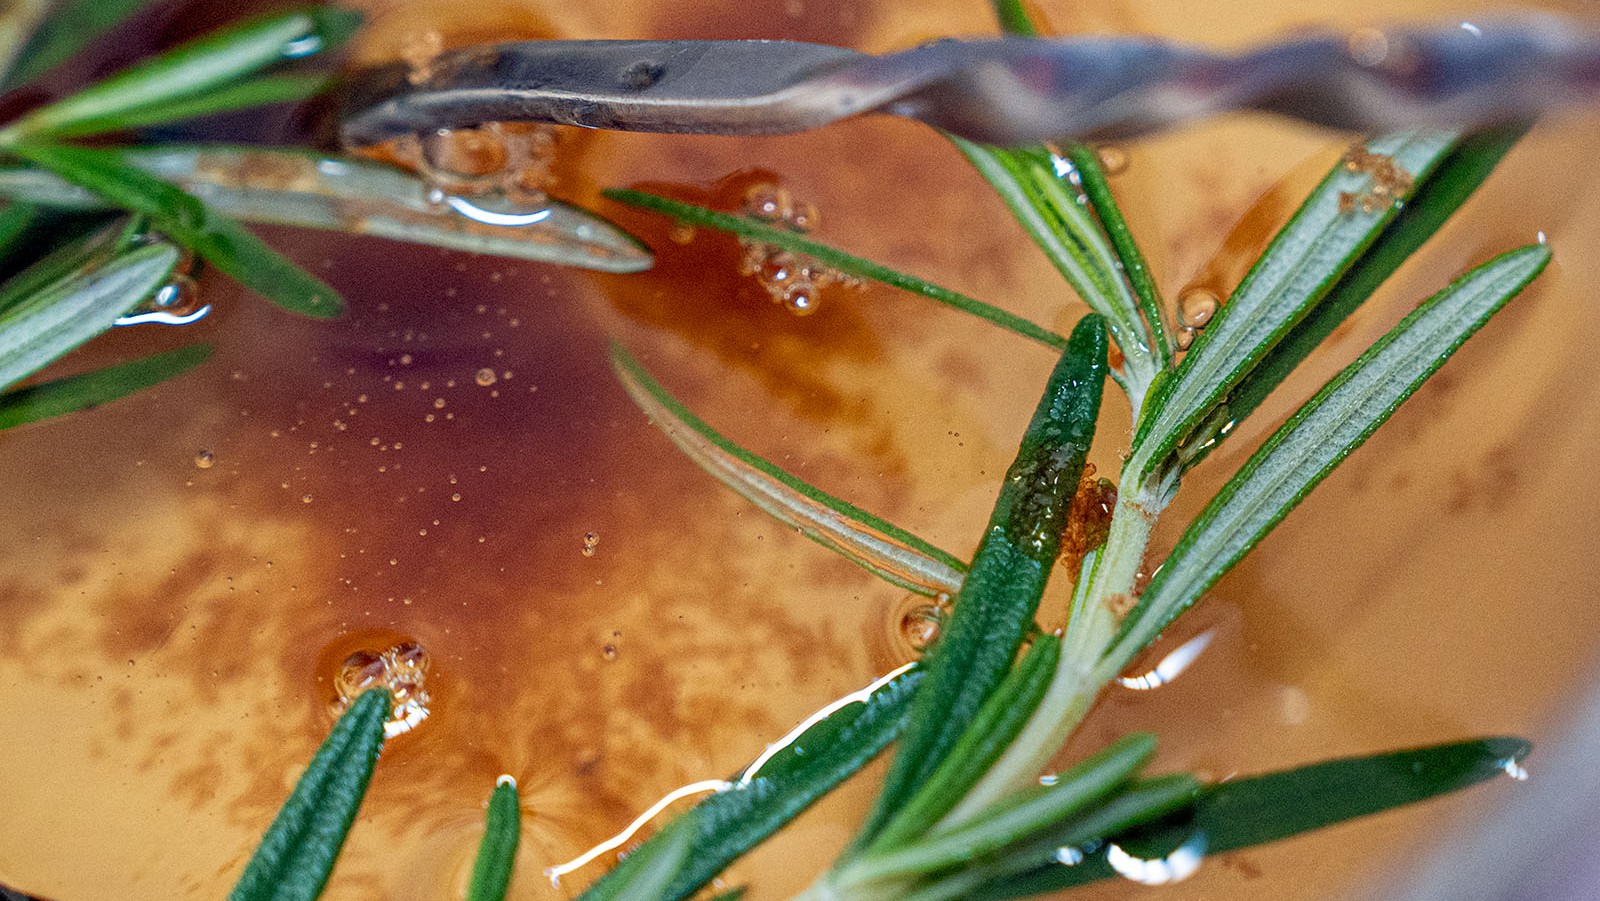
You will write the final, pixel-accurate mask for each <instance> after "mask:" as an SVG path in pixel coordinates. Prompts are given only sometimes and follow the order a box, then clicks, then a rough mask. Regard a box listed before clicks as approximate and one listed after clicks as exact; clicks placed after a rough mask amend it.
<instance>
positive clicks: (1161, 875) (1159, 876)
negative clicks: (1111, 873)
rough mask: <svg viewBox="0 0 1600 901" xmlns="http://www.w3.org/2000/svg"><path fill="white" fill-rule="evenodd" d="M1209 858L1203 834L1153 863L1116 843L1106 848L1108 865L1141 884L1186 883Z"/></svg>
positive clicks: (1192, 838) (1199, 833) (1154, 860)
mask: <svg viewBox="0 0 1600 901" xmlns="http://www.w3.org/2000/svg"><path fill="white" fill-rule="evenodd" d="M1205 856H1206V837H1205V833H1203V832H1196V833H1195V834H1194V835H1191V836H1189V838H1188V840H1187V841H1185V842H1184V843H1183V844H1181V845H1179V846H1178V847H1177V848H1176V849H1174V850H1173V851H1172V853H1171V854H1168V855H1166V856H1165V857H1157V858H1155V859H1153V860H1152V859H1147V858H1143V857H1134V856H1133V855H1132V854H1129V853H1128V852H1127V851H1124V850H1123V849H1122V846H1121V845H1115V844H1114V845H1112V846H1110V847H1109V848H1107V849H1106V863H1108V864H1110V865H1111V869H1113V870H1116V871H1117V873H1118V874H1119V875H1121V876H1122V877H1123V878H1124V879H1128V880H1130V881H1132V882H1137V883H1139V884H1140V885H1168V884H1170V883H1173V882H1182V881H1183V880H1185V879H1188V878H1189V877H1190V876H1193V875H1194V874H1195V872H1196V871H1197V870H1199V869H1200V862H1201V861H1202V860H1204V859H1205ZM1057 859H1059V856H1058V858H1057Z"/></svg>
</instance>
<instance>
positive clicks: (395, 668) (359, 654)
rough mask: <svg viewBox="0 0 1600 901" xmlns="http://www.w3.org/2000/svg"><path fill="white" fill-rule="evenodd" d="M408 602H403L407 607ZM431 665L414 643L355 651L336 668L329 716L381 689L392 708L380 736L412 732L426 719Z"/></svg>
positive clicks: (390, 736)
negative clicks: (370, 692)
mask: <svg viewBox="0 0 1600 901" xmlns="http://www.w3.org/2000/svg"><path fill="white" fill-rule="evenodd" d="M409 602H410V600H409V599H407V603H409ZM430 664H431V661H430V660H429V658H428V652H427V650H426V649H424V648H423V647H422V645H420V644H418V643H417V642H415V641H402V642H400V643H399V644H396V645H394V646H393V647H390V648H387V649H385V650H382V651H370V650H362V651H356V652H355V653H353V654H351V655H350V656H349V657H346V658H345V660H344V662H343V663H341V664H340V665H339V671H338V672H337V673H336V674H335V675H334V679H333V687H334V691H335V692H336V693H337V695H338V696H337V697H336V698H335V699H334V702H333V713H334V715H336V716H337V715H338V714H340V713H343V712H344V711H345V709H346V708H348V707H349V706H350V704H351V703H352V702H354V701H355V699H356V698H357V697H358V696H360V694H361V693H362V692H364V691H366V690H368V689H370V688H376V687H383V688H387V689H388V690H389V693H390V694H391V695H393V700H394V707H393V709H392V711H391V713H390V715H389V719H388V721H387V722H385V723H384V724H383V734H384V736H385V737H387V738H394V737H395V736H396V735H400V734H402V733H405V732H410V731H411V730H412V729H415V728H416V727H417V725H418V724H419V723H421V722H422V721H423V720H425V719H427V718H428V713H429V710H428V704H429V702H430V700H431V699H430V698H429V696H428V691H427V688H426V686H425V685H424V682H425V680H426V677H427V674H428V669H429V667H430Z"/></svg>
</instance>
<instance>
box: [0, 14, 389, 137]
mask: <svg viewBox="0 0 1600 901" xmlns="http://www.w3.org/2000/svg"><path fill="white" fill-rule="evenodd" d="M360 21H361V18H360V15H359V14H358V13H355V12H352V11H350V10H342V9H336V8H333V7H313V8H310V9H305V10H300V11H297V12H291V13H282V14H277V15H270V16H264V17H262V18H258V19H252V20H251V21H249V22H245V23H243V24H240V25H234V26H231V27H228V28H224V29H222V30H220V31H215V32H212V33H211V34H208V35H205V36H203V37H200V38H197V39H195V40H193V41H190V42H189V43H187V44H184V45H182V46H180V47H175V48H173V49H172V50H169V51H167V52H166V53H163V54H161V55H160V56H157V57H155V58H153V59H149V60H146V61H144V62H142V63H138V64H136V65H134V66H133V67H132V68H129V69H126V70H124V71H122V72H120V73H118V74H116V75H113V76H111V77H110V78H108V79H106V80H104V81H102V82H99V83H98V84H95V85H93V86H91V87H88V88H85V89H83V90H82V91H79V92H77V93H76V94H72V95H70V96H68V97H65V98H63V99H61V100H58V101H56V102H55V103H52V104H50V105H48V106H45V107H41V108H39V109H37V110H34V111H33V112H31V113H29V114H28V115H26V116H24V117H23V118H22V119H20V120H18V121H17V122H16V123H15V124H13V125H12V126H10V127H9V128H7V129H5V131H3V132H0V143H15V142H17V141H20V140H27V139H29V138H32V137H36V136H52V135H55V134H57V133H60V132H63V131H67V130H70V129H73V128H75V127H76V126H78V125H79V124H81V123H84V122H93V121H103V120H106V119H108V118H113V117H117V116H120V115H123V114H126V113H128V112H129V111H133V110H139V109H143V108H149V107H152V106H155V105H158V104H163V103H171V102H175V101H180V100H185V99H189V98H194V97H196V96H197V95H200V94H205V93H207V92H208V91H211V90H212V89H214V88H219V87H223V86H225V85H230V84H233V83H234V82H237V81H239V80H240V79H243V78H245V77H247V76H249V75H251V74H253V73H255V72H257V71H259V70H261V69H264V68H266V67H267V66H270V65H272V64H273V63H277V62H281V61H283V60H286V59H295V58H298V57H302V56H308V55H310V54H312V53H316V52H318V51H320V50H322V49H324V48H326V47H327V46H330V45H332V44H335V43H337V42H340V41H343V40H345V39H346V38H348V37H349V36H350V35H351V34H352V33H354V30H355V28H356V26H357V25H358V24H359V23H360Z"/></svg>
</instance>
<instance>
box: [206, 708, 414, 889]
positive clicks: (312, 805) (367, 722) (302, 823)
mask: <svg viewBox="0 0 1600 901" xmlns="http://www.w3.org/2000/svg"><path fill="white" fill-rule="evenodd" d="M392 704H393V700H392V699H391V698H390V697H389V692H388V691H387V690H385V689H382V688H374V689H372V690H370V691H368V692H366V693H364V694H362V695H361V696H360V697H358V698H356V700H355V703H353V704H351V705H350V709H348V710H346V711H345V712H344V715H343V716H341V717H339V721H338V722H337V723H335V724H334V726H333V730H332V731H331V732H329V733H328V737H327V739H326V740H324V741H323V743H322V747H320V748H318V749H317V753H316V756H314V757H312V758H311V764H310V765H309V766H307V767H306V771H305V772H304V773H302V774H301V776H300V780H299V781H298V782H296V783H295V786H294V791H293V792H292V793H291V794H290V795H289V800H288V801H285V802H284V805H283V807H282V808H281V809H280V810H279V811H278V815H277V817H275V818H274V819H273V821H272V825H271V826H270V827H268V828H267V833H266V835H265V836H263V837H262V839H261V844H260V846H258V847H257V848H256V853H255V854H254V855H253V856H252V857H251V858H250V863H249V864H247V865H246V866H245V868H244V875H242V876H240V877H239V882H238V884H236V885H235V886H234V887H233V891H232V892H231V893H229V895H228V901H314V899H315V898H316V897H317V896H318V895H319V894H321V893H322V887H323V886H324V885H326V884H327V882H328V875H329V874H330V873H332V872H333V864H334V861H336V860H337V859H338V858H339V850H340V849H341V848H343V847H344V839H345V835H346V834H348V833H349V831H350V824H351V823H353V822H354V821H355V818H356V811H357V810H358V809H360V807H361V799H362V798H363V797H364V796H365V795H366V793H367V783H368V782H369V781H371V779H372V771H373V768H374V767H376V766H377V763H378V752H379V751H381V750H383V723H384V720H386V719H388V718H389V711H390V708H391V705H392Z"/></svg>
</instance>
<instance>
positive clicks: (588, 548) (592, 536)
mask: <svg viewBox="0 0 1600 901" xmlns="http://www.w3.org/2000/svg"><path fill="white" fill-rule="evenodd" d="M599 544H600V533H599V532H584V533H583V555H584V556H585V557H593V556H594V549H595V548H596V547H597V546H598V545H599Z"/></svg>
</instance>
